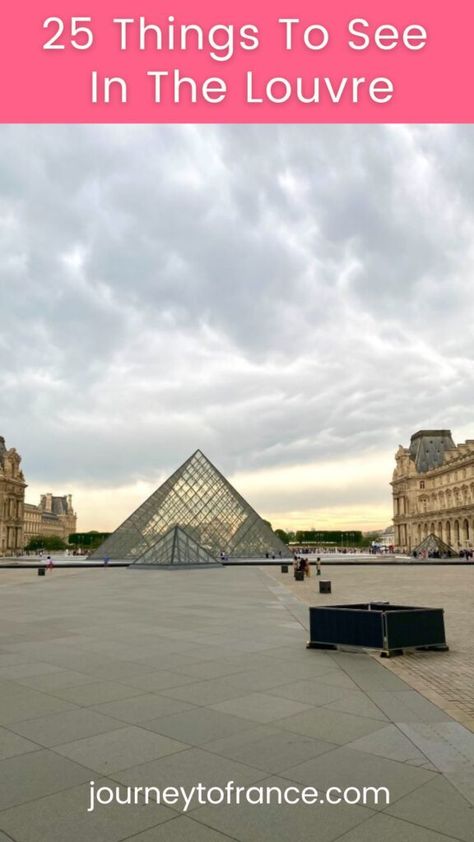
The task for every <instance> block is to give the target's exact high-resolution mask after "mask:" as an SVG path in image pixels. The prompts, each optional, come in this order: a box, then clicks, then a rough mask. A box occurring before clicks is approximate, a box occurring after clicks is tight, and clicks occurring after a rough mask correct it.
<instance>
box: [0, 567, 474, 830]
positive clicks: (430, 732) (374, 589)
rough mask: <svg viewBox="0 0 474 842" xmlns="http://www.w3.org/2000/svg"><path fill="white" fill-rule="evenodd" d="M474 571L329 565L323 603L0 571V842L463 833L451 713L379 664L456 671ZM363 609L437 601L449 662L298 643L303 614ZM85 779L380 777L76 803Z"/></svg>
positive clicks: (242, 573)
mask: <svg viewBox="0 0 474 842" xmlns="http://www.w3.org/2000/svg"><path fill="white" fill-rule="evenodd" d="M473 572H474V571H473V570H472V568H465V567H459V568H456V569H453V568H452V567H447V568H444V567H430V568H420V567H411V568H407V569H406V568H405V567H403V568H402V567H392V568H386V567H383V568H382V567H357V566H353V567H352V566H351V567H350V568H349V567H335V566H334V567H333V566H331V567H325V568H323V578H331V580H332V583H333V593H332V594H331V595H329V596H322V595H321V596H320V595H319V594H318V593H317V578H316V577H314V576H313V577H311V578H310V579H309V580H308V581H307V582H305V583H302V584H300V583H294V582H293V580H292V578H291V576H290V575H285V574H281V573H280V570H279V568H264V567H260V568H258V567H251V568H219V569H206V570H177V571H164V570H151V571H150V570H127V569H113V568H100V569H71V570H60V569H56V570H54V571H53V572H51V573H48V574H47V575H46V576H45V577H38V576H37V575H36V571H33V570H1V569H0V601H1V602H0V604H1V614H0V842H64V840H68V841H69V840H71V842H122V841H123V840H130V842H188V840H189V842H220V840H221V841H222V842H224V840H229V839H232V840H237V842H265V840H272V842H273V841H275V842H288V840H294V841H295V842H299V840H306V839H318V840H321V842H333V840H341V842H372V840H373V841H374V842H375V840H379V839H383V840H388V842H390V840H397V842H443V840H445V842H447V840H449V839H456V840H463V842H470V840H472V838H473V834H472V827H473V824H474V822H473V817H474V816H473V810H472V805H473V803H474V774H473V772H474V736H473V734H472V732H471V730H469V728H468V727H465V725H466V724H469V723H468V722H467V719H468V717H466V723H465V724H463V723H462V721H461V719H460V716H461V714H460V713H459V712H458V713H459V715H458V716H457V718H456V719H454V718H453V717H452V716H451V715H450V712H449V710H448V709H447V708H446V704H445V703H444V702H443V699H442V698H441V702H443V706H441V704H438V703H436V704H435V703H434V702H433V700H431V699H429V698H427V692H429V688H428V691H427V690H426V688H424V687H423V688H421V689H422V692H419V691H418V689H416V688H415V687H414V686H413V681H412V682H411V683H410V684H409V683H407V681H406V680H405V679H406V678H407V676H406V675H403V676H402V674H401V673H400V674H397V673H396V672H395V670H403V669H405V671H406V672H409V671H410V670H412V671H413V667H412V666H411V667H410V670H409V669H408V668H405V667H403V663H404V662H409V663H410V664H411V663H412V662H414V663H415V664H416V663H419V664H420V666H419V667H418V666H415V669H414V671H415V673H421V672H422V671H423V670H424V671H425V672H426V671H427V672H428V673H431V674H433V675H438V676H439V675H442V674H443V672H446V670H448V671H449V669H451V667H450V664H452V663H454V664H456V663H457V666H456V667H455V668H454V671H453V672H455V673H456V674H458V676H461V675H462V673H463V670H464V667H465V668H466V670H468V664H469V660H470V656H471V654H472V649H470V635H471V633H472V632H471V629H472V623H471V617H472V597H471V595H470V594H472V577H473ZM362 598H363V599H372V598H373V599H389V600H391V601H393V602H395V601H398V602H403V601H406V602H410V603H415V604H420V605H423V604H428V605H434V606H438V605H440V606H442V607H444V608H445V609H446V628H447V637H448V642H449V644H450V646H451V652H450V653H446V654H442V653H426V654H424V655H422V656H421V655H414V656H410V655H408V656H404V657H403V658H401V659H399V660H398V661H397V662H395V661H394V662H393V664H392V662H390V663H389V664H388V666H387V665H386V664H382V663H381V662H380V661H379V659H377V658H375V657H373V656H371V655H366V654H353V653H347V652H331V653H325V652H316V651H310V650H306V648H305V643H306V640H307V636H308V635H307V614H308V611H307V603H309V602H312V603H314V604H325V603H331V602H332V603H338V602H344V601H353V600H358V599H362ZM456 658H458V661H457V662H456ZM459 659H461V660H459ZM397 664H400V665H401V666H397ZM471 664H472V660H471ZM471 669H472V667H471ZM471 676H472V672H471V673H469V671H467V673H465V674H464V684H465V685H466V686H467V684H468V683H469V679H470V677H471ZM459 680H460V682H461V683H462V681H461V679H459ZM445 683H451V684H452V683H453V679H452V678H451V679H450V680H449V681H447V682H445ZM471 683H472V682H471ZM461 689H462V688H461ZM458 696H459V693H458ZM466 698H467V702H466V705H467V706H468V704H469V699H468V697H466ZM453 713H455V711H453ZM91 781H94V782H95V786H96V787H99V786H104V787H106V786H108V787H110V788H115V787H119V788H125V787H143V786H156V787H167V786H177V787H179V786H193V785H194V784H196V783H198V782H200V783H202V784H204V785H206V786H224V785H225V783H226V782H228V781H233V782H235V784H237V785H240V786H243V787H252V786H280V787H285V786H288V785H291V786H295V787H304V786H314V787H317V788H318V790H320V791H324V789H325V788H327V787H332V786H335V787H340V788H344V787H359V788H362V787H365V786H374V785H377V786H385V787H386V788H388V790H389V791H390V803H389V804H385V803H384V804H378V805H376V804H364V805H361V804H354V805H349V804H346V803H341V804H337V805H331V804H329V803H324V804H321V803H318V804H317V805H313V806H310V805H307V804H298V805H295V806H289V805H275V804H272V805H270V806H253V805H250V804H247V803H245V804H240V805H231V806H227V805H217V806H213V805H210V804H207V805H204V806H200V805H199V804H197V805H192V806H191V808H190V809H189V810H188V811H186V812H184V811H183V807H182V805H181V804H179V803H177V804H176V805H175V806H172V807H170V806H163V805H162V804H160V805H157V804H149V803H147V804H146V803H144V802H141V803H138V804H134V805H127V806H121V805H119V804H111V805H109V806H105V805H103V806H100V805H98V806H97V807H96V809H95V810H94V811H93V812H88V806H89V792H90V782H91Z"/></svg>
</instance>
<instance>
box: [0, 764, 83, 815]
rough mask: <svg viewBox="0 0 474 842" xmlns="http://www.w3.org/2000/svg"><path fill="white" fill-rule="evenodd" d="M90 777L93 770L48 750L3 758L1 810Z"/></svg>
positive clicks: (0, 785) (0, 789)
mask: <svg viewBox="0 0 474 842" xmlns="http://www.w3.org/2000/svg"><path fill="white" fill-rule="evenodd" d="M90 777H91V770H90V769H87V768H85V767H84V766H81V765H79V764H78V763H74V762H72V761H71V760H68V759H67V758H65V757H60V756H59V755H58V754H56V753H55V752H53V751H49V750H47V749H43V750H39V751H34V752H29V753H28V754H22V755H19V756H16V757H10V758H8V759H7V760H2V761H0V811H1V810H5V809H6V808H7V807H12V806H14V805H15V804H22V803H24V802H26V801H32V800H33V799H35V798H41V797H42V796H43V795H49V794H50V793H52V792H58V791H59V790H63V789H67V788H68V787H71V786H74V785H75V784H78V783H82V782H83V781H88V780H90ZM0 815H1V813H0ZM0 826H1V825H0Z"/></svg>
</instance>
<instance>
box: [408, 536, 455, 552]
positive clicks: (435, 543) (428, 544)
mask: <svg viewBox="0 0 474 842" xmlns="http://www.w3.org/2000/svg"><path fill="white" fill-rule="evenodd" d="M413 552H416V554H417V555H420V554H423V553H426V554H427V556H429V554H430V553H435V552H439V553H441V555H449V556H454V555H456V553H455V552H454V550H453V548H452V547H450V546H449V544H446V542H445V541H442V540H441V538H438V536H437V535H434V534H433V533H432V532H431V533H430V535H428V536H427V537H426V538H424V539H423V541H422V542H421V544H418V546H417V547H415V549H414V550H413Z"/></svg>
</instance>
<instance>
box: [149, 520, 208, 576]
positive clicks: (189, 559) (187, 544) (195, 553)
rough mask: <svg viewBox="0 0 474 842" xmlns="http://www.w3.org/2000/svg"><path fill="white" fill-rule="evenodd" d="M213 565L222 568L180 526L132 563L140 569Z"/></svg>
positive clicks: (173, 528) (170, 530)
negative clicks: (142, 567)
mask: <svg viewBox="0 0 474 842" xmlns="http://www.w3.org/2000/svg"><path fill="white" fill-rule="evenodd" d="M198 564H204V565H208V564H212V565H214V566H218V567H220V564H219V562H218V561H216V559H215V558H213V557H212V556H211V555H210V554H209V553H208V552H207V550H205V549H204V547H200V546H199V544H196V541H194V540H193V539H192V538H191V537H190V536H189V535H188V533H187V532H185V531H184V529H181V527H180V526H173V527H172V529H169V530H168V532H167V533H166V534H165V535H163V537H162V538H158V541H157V542H156V544H155V545H154V546H153V547H151V548H150V549H149V550H147V551H146V552H145V553H144V554H143V555H142V556H140V558H139V559H137V561H133V562H132V566H133V565H137V566H138V567H141V566H142V565H143V566H146V567H152V566H153V567H156V566H159V565H165V566H173V565H198Z"/></svg>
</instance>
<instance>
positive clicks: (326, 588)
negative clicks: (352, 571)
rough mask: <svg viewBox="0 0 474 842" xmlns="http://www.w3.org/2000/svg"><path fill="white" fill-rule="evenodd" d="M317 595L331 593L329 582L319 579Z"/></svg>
mask: <svg viewBox="0 0 474 842" xmlns="http://www.w3.org/2000/svg"><path fill="white" fill-rule="evenodd" d="M319 593H331V582H329V581H328V580H327V579H320V582H319Z"/></svg>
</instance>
